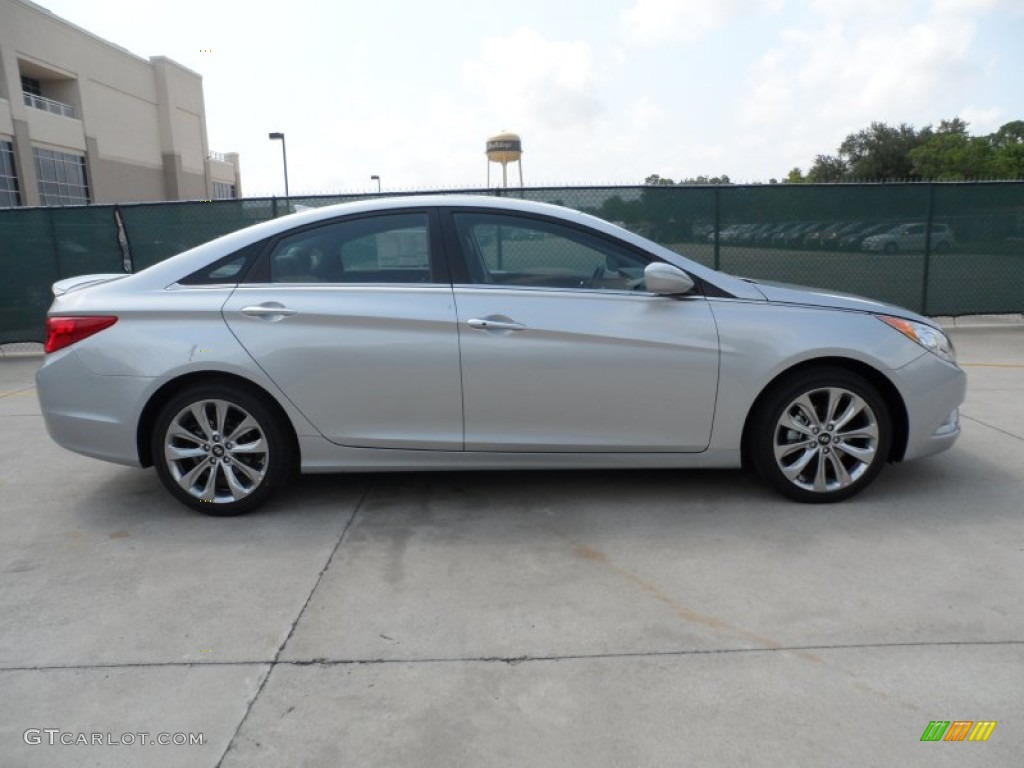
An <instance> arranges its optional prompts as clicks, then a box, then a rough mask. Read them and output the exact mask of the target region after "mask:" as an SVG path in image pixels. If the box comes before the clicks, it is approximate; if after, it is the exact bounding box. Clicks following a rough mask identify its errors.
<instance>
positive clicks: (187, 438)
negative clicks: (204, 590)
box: [152, 384, 292, 516]
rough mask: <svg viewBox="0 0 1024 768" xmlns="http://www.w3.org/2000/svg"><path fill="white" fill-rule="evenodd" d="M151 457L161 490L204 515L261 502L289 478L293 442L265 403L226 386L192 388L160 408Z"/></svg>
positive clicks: (233, 512) (231, 512) (252, 506)
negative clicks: (164, 489)
mask: <svg viewBox="0 0 1024 768" xmlns="http://www.w3.org/2000/svg"><path fill="white" fill-rule="evenodd" d="M152 455H153V461H154V464H155V465H156V470H157V474H158V475H159V477H160V481H161V482H162V483H163V484H164V487H165V488H167V490H168V491H170V493H171V495H173V496H174V497H175V498H176V499H178V500H179V501H181V502H182V503H183V504H186V505H187V506H189V507H192V508H193V509H196V510H199V511H200V512H204V513H206V514H208V515H218V516H226V515H238V514H242V513H244V512H249V511H251V510H253V509H255V508H256V507H258V506H259V505H261V504H263V503H264V502H265V501H266V500H267V499H268V498H270V496H271V495H272V494H273V493H275V492H276V491H277V490H278V489H279V488H280V487H281V486H282V485H284V483H285V481H286V480H287V477H288V472H289V468H290V466H291V461H292V446H291V441H290V440H288V439H287V433H286V432H285V427H284V426H283V425H282V424H281V420H280V418H279V417H278V416H277V414H276V413H275V412H274V411H273V410H272V409H271V408H270V407H269V406H268V405H267V404H266V403H265V402H264V401H263V399H262V398H260V397H257V396H255V395H253V394H251V393H249V392H247V391H245V390H244V389H242V388H239V387H235V386H232V385H229V384H210V385H200V386H196V387H190V388H189V389H186V390H184V391H182V392H180V393H179V394H178V395H177V396H175V397H174V398H172V399H171V400H169V401H168V402H167V403H166V404H165V405H164V407H163V408H162V409H161V410H160V413H159V415H158V416H157V419H156V425H155V429H154V430H153V435H152Z"/></svg>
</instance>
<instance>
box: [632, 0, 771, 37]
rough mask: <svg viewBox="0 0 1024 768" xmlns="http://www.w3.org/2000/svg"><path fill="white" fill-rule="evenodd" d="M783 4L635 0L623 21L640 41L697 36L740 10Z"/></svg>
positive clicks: (737, 0)
mask: <svg viewBox="0 0 1024 768" xmlns="http://www.w3.org/2000/svg"><path fill="white" fill-rule="evenodd" d="M782 5H783V3H782V0H635V2H634V4H633V5H632V6H631V7H630V8H628V9H627V10H626V11H624V12H623V14H622V23H623V25H624V26H625V28H626V34H627V36H628V37H629V39H630V40H631V41H633V42H635V43H639V44H641V45H650V44H653V43H661V42H667V41H674V40H682V41H686V40H697V39H699V38H701V37H703V36H704V35H705V34H707V33H708V32H710V31H712V30H714V29H718V28H719V27H722V26H724V25H725V24H726V23H727V22H729V21H730V20H732V19H733V18H734V17H736V16H738V15H740V14H742V13H749V12H751V11H756V10H760V9H762V8H767V9H769V10H779V9H780V8H781V7H782Z"/></svg>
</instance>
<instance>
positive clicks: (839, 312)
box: [36, 196, 966, 515]
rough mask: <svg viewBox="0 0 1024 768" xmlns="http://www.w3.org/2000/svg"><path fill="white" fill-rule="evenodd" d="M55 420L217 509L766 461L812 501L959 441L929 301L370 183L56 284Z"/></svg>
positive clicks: (583, 222)
mask: <svg viewBox="0 0 1024 768" xmlns="http://www.w3.org/2000/svg"><path fill="white" fill-rule="evenodd" d="M54 295H55V299H54V302H53V305H52V306H51V308H50V312H49V316H48V318H47V342H46V350H47V353H48V354H47V358H46V361H45V363H44V364H43V366H42V367H41V368H40V370H39V372H38V374H37V377H36V378H37V384H38V392H39V399H40V402H41V404H42V410H43V415H44V417H45V420H46V425H47V429H48V430H49V432H50V435H51V436H52V437H53V439H54V440H56V441H57V442H58V443H60V444H61V445H63V446H64V447H66V448H69V449H71V450H73V451H77V452H79V453H83V454H85V455H87V456H92V457H95V458H98V459H104V460H106V461H112V462H117V463H120V464H127V465H131V466H136V467H148V466H153V465H155V467H156V471H157V474H158V475H159V477H160V480H161V481H162V482H163V484H164V485H165V486H166V488H167V489H168V490H169V491H170V493H171V494H173V495H174V496H175V497H176V498H177V499H179V500H180V501H182V502H184V503H185V504H187V505H189V506H191V507H193V508H195V509H198V510H201V511H203V512H207V513H210V514H217V515H226V514H236V513H240V512H245V511H248V510H251V509H253V508H255V507H256V506H258V505H259V504H261V503H263V502H265V501H266V500H267V499H268V498H269V497H270V496H271V495H272V494H273V493H274V492H275V491H277V490H278V489H279V488H280V487H281V486H282V485H283V484H284V483H285V482H286V480H287V479H288V478H289V477H290V476H291V475H293V474H294V473H295V472H296V471H302V472H307V473H309V472H336V471H367V470H374V471H380V470H411V469H417V470H452V469H459V470H465V469H521V468H583V467H587V468H630V467H738V466H741V465H742V466H749V467H751V468H752V469H753V470H754V471H756V472H757V473H758V475H760V476H761V477H762V478H763V479H764V480H765V481H766V482H767V483H768V484H770V485H772V486H773V487H774V488H776V489H777V490H778V491H780V492H781V493H783V494H785V495H786V496H789V497H790V498H793V499H796V500H798V501H809V502H827V501H838V500H841V499H845V498H847V497H849V496H852V495H853V494H855V493H857V492H859V491H861V490H862V489H863V488H864V487H866V486H867V485H868V484H869V483H870V482H871V481H872V480H873V479H874V478H875V476H876V475H877V474H878V472H879V471H880V470H881V469H882V466H883V465H884V464H885V463H887V462H894V461H902V460H908V459H916V458H920V457H923V456H928V455H930V454H934V453H937V452H938V451H942V450H944V449H946V448H948V447H950V446H951V445H952V444H953V442H954V441H955V440H956V438H957V436H958V435H959V433H960V426H959V419H958V407H959V405H960V404H961V402H962V401H963V398H964V392H965V387H966V379H965V376H964V373H963V371H962V370H961V369H960V368H959V367H958V366H957V364H956V360H955V356H954V350H953V346H952V344H951V343H950V341H949V339H948V338H947V337H946V336H945V334H944V333H943V332H942V331H941V330H940V329H939V328H938V327H936V325H935V324H934V323H932V322H931V321H929V320H928V319H926V318H924V317H921V316H918V315H916V314H914V313H912V312H909V311H907V310H905V309H900V308H898V307H894V306H889V305H886V304H881V303H879V302H875V301H870V300H867V299H862V298H857V297H853V296H843V295H837V294H833V293H824V292H816V291H813V290H805V289H798V288H794V287H786V286H780V285H769V284H761V283H757V282H753V281H750V280H743V279H739V278H736V277H732V276H730V275H726V274H722V273H720V272H716V271H714V270H711V269H708V268H706V267H703V266H701V265H700V264H697V263H695V262H693V261H690V260H688V259H686V258H684V257H682V256H680V255H678V254H676V253H675V252H673V251H670V250H668V249H666V248H663V247H661V246H659V245H657V244H655V243H653V242H650V241H648V240H645V239H644V238H641V237H639V236H637V235H634V234H632V233H630V232H627V231H625V230H623V229H621V228H619V227H616V226H614V225H612V224H609V223H607V222H604V221H601V220H599V219H596V218H593V217H591V216H588V215H585V214H582V213H578V212H575V211H571V210H567V209H564V208H559V207H555V206H551V205H544V204H540V203H530V202H522V201H513V200H508V199H500V198H497V199H496V198H486V197H473V196H434V197H408V198H402V199H394V200H375V201H371V202H360V203H349V204H344V205H339V206H333V207H329V208H322V209H318V210H314V211H307V212H304V213H299V214H294V215H291V216H286V217H284V218H280V219H276V220H274V221H269V222H265V223H262V224H258V225H256V226H253V227H250V228H248V229H244V230H241V231H238V232H235V233H232V234H230V235H226V236H225V237H222V238H219V239H217V240H214V241H212V242H209V243H206V244H204V245H201V246H199V247H197V248H194V249H192V250H190V251H186V252H184V253H182V254H179V255H178V256H175V257H173V258H170V259H168V260H166V261H163V262H161V263H159V264H156V265H154V266H152V267H150V268H149V269H146V270H144V271H142V272H139V273H137V274H134V275H89V276H84V277H77V278H72V279H69V280H62V281H60V282H58V283H56V284H55V285H54Z"/></svg>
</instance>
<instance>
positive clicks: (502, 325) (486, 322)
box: [466, 317, 526, 331]
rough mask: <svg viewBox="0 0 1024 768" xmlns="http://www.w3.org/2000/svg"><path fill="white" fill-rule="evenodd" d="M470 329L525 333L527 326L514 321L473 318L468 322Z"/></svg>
mask: <svg viewBox="0 0 1024 768" xmlns="http://www.w3.org/2000/svg"><path fill="white" fill-rule="evenodd" d="M466 325H468V326H469V327H470V328H478V329H480V330H482V331H525V330H526V326H525V325H523V324H522V323H517V322H515V321H514V320H491V319H489V318H486V317H485V318H475V317H474V318H472V319H471V320H467V321H466Z"/></svg>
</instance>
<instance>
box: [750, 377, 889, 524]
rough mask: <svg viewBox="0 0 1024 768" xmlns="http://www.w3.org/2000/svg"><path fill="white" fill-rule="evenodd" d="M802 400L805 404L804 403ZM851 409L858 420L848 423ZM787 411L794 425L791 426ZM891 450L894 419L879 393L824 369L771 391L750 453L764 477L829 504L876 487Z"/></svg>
mask: <svg viewBox="0 0 1024 768" xmlns="http://www.w3.org/2000/svg"><path fill="white" fill-rule="evenodd" d="M830 396H831V397H833V398H834V400H832V402H833V403H834V405H830V400H829V398H830ZM802 397H803V398H805V401H804V403H802V404H801V403H798V402H797V401H798V400H799V399H801V398H802ZM858 399H859V400H858ZM808 405H809V406H810V407H811V408H813V409H814V412H813V414H808V412H807V406H808ZM829 408H831V409H832V411H833V413H832V420H831V421H829V419H828V416H829V413H828V411H829ZM848 408H849V413H851V414H852V416H850V418H849V419H847V420H845V421H844V422H843V424H842V426H840V424H839V423H840V420H842V419H844V417H845V416H846V414H847V413H848V410H847V409H848ZM787 414H789V416H790V418H791V420H788V421H787V423H786V425H784V424H782V423H781V422H782V420H783V417H784V416H786V415H787ZM837 416H838V418H836V417H837ZM830 427H831V428H830ZM815 430H817V431H815ZM872 432H873V433H874V435H875V436H874V437H871V434H872ZM891 445H892V417H891V415H890V413H889V407H888V405H887V404H886V402H885V400H884V398H882V396H881V395H880V394H879V393H878V390H877V389H875V387H874V386H872V384H871V383H870V382H869V381H867V380H866V379H865V378H864V377H862V376H859V375H858V374H856V373H853V372H851V371H848V370H846V369H844V368H836V367H833V366H821V367H818V368H813V369H804V370H802V371H799V372H797V373H795V374H793V375H792V376H789V377H787V378H785V379H783V380H781V381H780V382H778V383H777V384H775V385H773V386H772V388H771V389H770V390H768V391H767V392H766V393H765V395H764V397H763V398H761V400H760V402H759V404H758V405H757V408H756V411H755V412H754V413H753V414H752V417H751V422H750V424H749V425H748V429H747V434H746V446H745V448H746V451H747V456H748V458H749V459H750V462H751V464H752V465H753V467H754V469H755V471H756V472H757V474H758V475H760V477H761V478H762V479H763V480H764V481H765V482H767V483H768V484H769V485H771V486H772V487H773V488H775V489H776V490H777V491H779V492H780V493H781V494H782V495H784V496H788V497H789V498H791V499H794V500H796V501H801V502H807V503H812V504H822V503H830V502H835V501H842V500H843V499H848V498H850V497H851V496H853V495H855V494H857V493H860V492H861V491H862V490H864V489H865V488H866V487H867V486H868V485H870V484H871V482H872V481H873V480H874V479H875V477H877V476H878V473H879V472H881V470H882V467H883V465H884V464H885V463H886V461H887V460H888V456H889V449H890V446H891ZM776 446H778V448H779V458H778V459H777V458H776ZM837 446H840V447H838V448H837ZM847 451H850V452H847ZM854 452H856V456H855V455H854ZM784 468H785V470H786V471H784ZM787 472H788V473H789V474H788V475H787ZM844 472H845V477H844V476H843V473H844ZM847 481H848V482H847Z"/></svg>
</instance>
